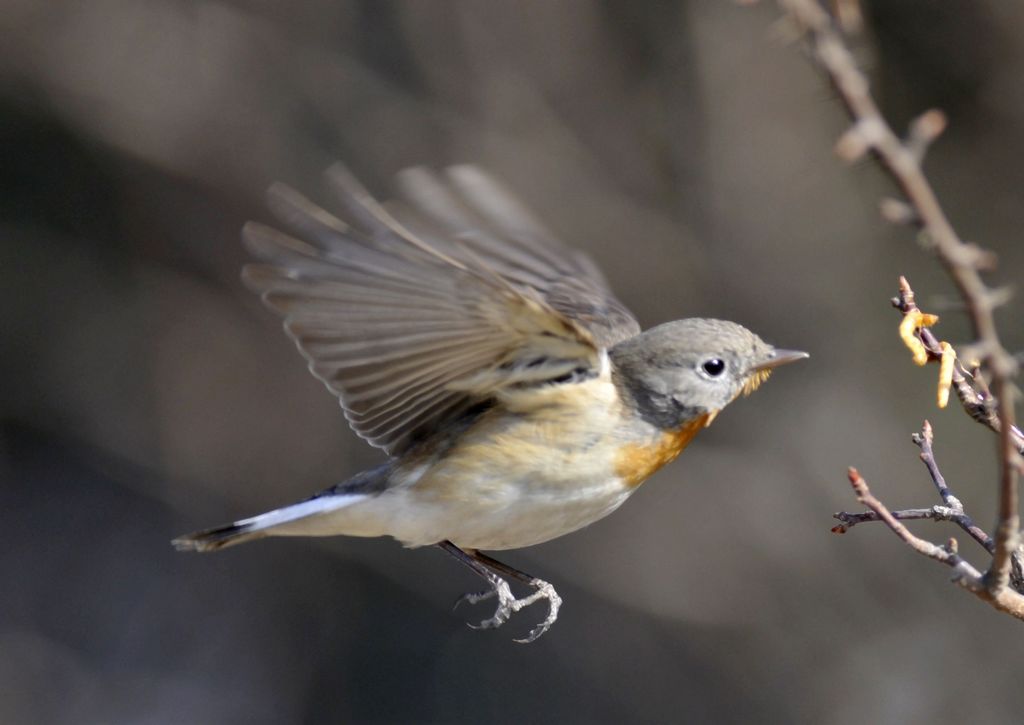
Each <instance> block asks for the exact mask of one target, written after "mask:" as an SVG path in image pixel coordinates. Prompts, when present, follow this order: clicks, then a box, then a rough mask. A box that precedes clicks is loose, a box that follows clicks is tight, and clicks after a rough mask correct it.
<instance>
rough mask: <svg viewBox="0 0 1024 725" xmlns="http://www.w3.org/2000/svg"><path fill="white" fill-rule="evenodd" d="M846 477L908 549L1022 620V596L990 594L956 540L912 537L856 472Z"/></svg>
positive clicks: (1005, 592)
mask: <svg viewBox="0 0 1024 725" xmlns="http://www.w3.org/2000/svg"><path fill="white" fill-rule="evenodd" d="M847 475H848V476H849V479H850V484H851V485H852V486H853V490H854V492H855V493H856V494H857V500H858V501H859V502H860V503H862V504H864V505H865V506H867V507H868V508H869V509H870V510H871V512H872V513H874V515H875V516H876V517H877V519H878V520H881V521H884V522H885V525H886V526H888V527H889V529H890V530H891V531H892V532H893V533H894V534H896V536H898V537H899V538H900V539H902V540H903V542H904V543H906V544H907V546H909V547H910V548H912V549H913V550H914V551H916V552H918V553H919V554H921V555H923V556H927V557H928V558H929V559H933V560H935V561H937V562H939V563H940V564H945V565H946V566H948V567H950V568H951V569H952V570H953V581H954V582H956V583H957V584H959V585H960V586H962V587H963V588H964V589H966V590H967V591H969V592H971V593H972V594H974V595H975V596H976V597H978V598H979V599H982V600H984V601H986V602H988V603H989V604H991V605H992V606H993V607H995V608H996V609H997V610H999V611H1000V612H1004V613H1006V614H1009V615H1011V616H1013V617H1016V618H1017V619H1021V620H1024V595H1021V594H1019V593H1018V592H1016V591H1014V590H1013V589H1010V588H1009V587H1005V586H1004V587H1002V588H1001V589H999V590H998V591H996V592H993V591H992V590H991V587H990V586H989V583H988V577H987V575H986V574H982V573H981V572H980V571H978V570H977V569H975V568H974V567H973V566H972V565H971V564H970V563H969V562H967V561H964V560H963V559H961V558H960V555H959V553H958V552H957V543H956V539H950V540H949V542H948V543H947V544H946V545H945V546H939V545H937V544H933V543H931V542H930V541H926V540H925V539H922V538H920V537H918V536H915V535H914V534H912V533H911V532H910V530H909V529H908V528H907V527H906V526H904V525H903V524H902V523H901V522H900V521H899V520H898V519H897V518H896V516H895V515H894V514H893V512H892V511H889V509H888V508H886V506H885V504H883V503H882V502H881V501H879V500H878V499H877V498H875V497H874V495H873V494H872V493H871V489H869V488H868V484H867V481H865V480H864V479H863V478H862V477H861V475H860V473H858V472H857V469H856V468H851V469H850V470H849V473H848V474H847Z"/></svg>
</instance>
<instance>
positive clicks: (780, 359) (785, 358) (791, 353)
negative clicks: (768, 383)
mask: <svg viewBox="0 0 1024 725" xmlns="http://www.w3.org/2000/svg"><path fill="white" fill-rule="evenodd" d="M808 357H810V355H808V354H807V353H806V352H801V351H800V350H775V351H773V352H772V356H771V357H770V358H768V359H767V360H765V361H764V362H761V363H758V364H757V365H754V366H753V367H752V368H750V372H752V373H756V372H760V371H762V370H771V369H773V368H777V367H779V366H780V365H787V364H789V363H791V362H796V361H797V360H803V359H804V358H808Z"/></svg>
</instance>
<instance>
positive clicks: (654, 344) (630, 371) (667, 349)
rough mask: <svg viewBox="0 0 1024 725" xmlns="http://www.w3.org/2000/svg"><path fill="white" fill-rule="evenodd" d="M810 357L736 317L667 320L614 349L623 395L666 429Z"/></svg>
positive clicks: (711, 409)
mask: <svg viewBox="0 0 1024 725" xmlns="http://www.w3.org/2000/svg"><path fill="white" fill-rule="evenodd" d="M807 356H808V355H807V353H805V352H797V351H794V350H780V349H777V348H775V347H772V346H771V345H769V344H768V343H766V342H765V341H764V340H762V339H761V338H760V337H758V336H757V335H755V334H754V333H753V332H751V331H750V330H748V329H746V328H745V327H743V326H742V325H737V324H736V323H735V322H727V321H725V320H709V319H688V320H677V321H675V322H666V323H664V324H662V325H658V326H657V327H652V328H651V329H650V330H647V331H646V332H643V333H641V334H639V335H637V336H636V337H633V338H631V339H629V340H626V341H624V342H621V343H619V344H618V345H616V346H615V347H613V348H612V349H611V350H610V351H609V357H610V358H611V362H612V370H613V375H614V378H615V381H616V384H617V385H618V386H619V388H620V390H621V391H622V392H623V395H624V397H625V398H626V399H627V400H628V401H629V402H630V403H632V404H633V405H634V406H635V407H636V409H637V411H638V412H639V413H640V415H641V416H643V417H644V418H646V419H647V420H648V421H650V422H651V423H654V424H655V425H657V426H658V427H660V428H664V429H673V428H678V427H679V426H680V425H683V424H685V423H687V422H689V421H692V420H694V419H696V418H699V417H702V416H711V417H712V418H713V417H714V415H716V414H717V413H718V411H720V410H721V409H722V408H724V407H725V406H726V405H728V404H729V403H730V402H732V401H733V400H735V399H736V397H737V396H739V395H740V394H741V393H743V394H749V393H751V392H753V391H754V390H756V389H757V387H758V386H759V385H760V384H761V383H763V382H764V381H765V380H766V379H767V378H768V376H769V375H770V374H771V372H772V370H773V369H774V368H776V367H778V366H779V365H785V364H786V363H790V362H794V361H796V360H801V359H803V358H805V357H807ZM708 422H710V419H709V421H708Z"/></svg>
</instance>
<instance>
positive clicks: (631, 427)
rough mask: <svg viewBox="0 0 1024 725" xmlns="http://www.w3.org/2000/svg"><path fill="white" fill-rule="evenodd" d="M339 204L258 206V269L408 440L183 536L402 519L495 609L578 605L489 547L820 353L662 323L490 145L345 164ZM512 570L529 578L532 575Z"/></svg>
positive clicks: (272, 295)
mask: <svg viewBox="0 0 1024 725" xmlns="http://www.w3.org/2000/svg"><path fill="white" fill-rule="evenodd" d="M325 177H326V182H327V186H328V187H329V188H330V190H331V191H332V192H333V193H332V196H333V198H334V199H335V203H336V204H337V207H338V209H339V213H338V214H335V213H331V212H329V211H327V210H326V209H325V208H324V207H322V206H320V205H318V204H316V203H315V202H313V201H311V200H310V199H309V198H307V197H306V196H303V195H302V194H300V193H299V192H298V191H296V190H294V189H292V188H291V187H289V186H286V185H284V184H281V183H275V184H273V185H272V186H271V187H270V189H269V190H268V192H267V203H268V206H269V208H270V211H271V212H272V213H273V215H274V217H276V219H277V220H278V222H279V224H280V226H283V227H284V228H285V229H287V231H280V230H278V229H276V228H274V227H271V226H268V225H264V224H261V223H258V222H248V223H247V224H246V225H245V226H244V227H243V231H242V238H243V243H244V245H245V247H246V248H247V249H248V251H249V253H251V254H252V255H253V257H255V259H256V260H258V261H255V262H251V263H249V264H247V265H246V266H245V267H244V268H243V272H242V278H243V281H244V283H245V284H246V285H247V286H248V287H249V288H250V289H252V290H253V291H254V292H256V293H258V294H259V295H260V296H261V298H262V300H263V303H264V304H265V305H266V306H267V307H269V308H270V309H271V310H273V311H274V312H275V313H277V314H278V315H279V316H280V317H282V318H283V324H284V329H285V331H286V333H287V335H288V336H289V337H290V338H291V339H292V340H293V341H294V342H295V344H296V346H297V347H298V349H299V351H300V352H301V354H302V355H303V356H304V357H305V358H306V360H307V361H308V366H309V370H310V371H311V372H312V374H313V375H315V376H316V377H317V378H318V379H320V380H321V381H322V382H323V383H324V385H325V386H326V387H327V389H328V390H329V391H330V392H331V393H333V394H334V395H335V396H337V398H338V400H339V402H340V405H341V408H342V411H343V413H344V416H345V418H346V419H347V420H348V423H349V425H350V426H351V428H352V429H353V430H354V431H355V433H356V434H357V435H358V436H360V437H361V438H363V439H364V440H365V441H366V442H367V443H369V444H370V445H371V446H375V447H377V448H380V449H382V450H383V451H384V452H385V453H386V454H387V460H386V461H385V462H383V463H381V464H380V465H378V466H376V467H374V468H371V469H369V470H365V471H362V472H360V473H357V474H356V475H354V476H352V477H351V478H348V479H347V480H344V481H343V482H342V483H338V484H336V485H333V486H331V487H329V488H327V489H325V490H322V491H320V492H319V493H316V494H315V495H313V496H312V497H310V498H308V499H306V500H303V501H299V502H298V503H294V504H291V505H287V506H284V507H282V508H278V509H275V510H272V511H269V512H266V513H262V514H259V515H256V516H252V517H250V518H244V519H241V520H239V521H235V522H233V523H230V524H227V525H225V526H219V527H216V528H212V529H207V530H204V531H199V532H196V533H192V534H188V535H184V536H181V537H179V538H176V539H174V541H173V542H172V543H173V544H174V546H175V547H177V548H178V549H180V550H184V551H212V550H217V549H222V548H225V547H228V546H233V545H235V544H239V543H242V542H247V541H253V540H255V539H261V538H265V537H271V536H336V535H346V536H360V537H379V536H390V537H393V538H394V539H396V540H398V541H399V542H400V543H402V544H403V545H405V546H407V547H423V546H436V547H439V548H440V549H442V550H443V551H445V552H447V553H448V554H450V555H452V556H453V557H455V558H456V559H457V560H458V561H459V562H461V563H462V564H464V565H465V566H466V567H468V568H469V569H471V570H472V571H473V572H474V573H475V574H477V575H479V576H480V577H481V578H482V579H483V580H484V581H485V582H486V589H484V590H483V591H481V592H474V593H469V594H466V595H463V596H462V597H461V598H460V599H459V600H458V601H457V602H456V606H457V605H458V604H460V603H462V602H468V603H470V604H476V603H478V602H482V601H486V600H490V599H494V600H496V602H495V610H494V613H493V615H491V616H490V617H489V618H487V619H484V620H483V621H482V622H480V623H479V624H477V625H470V626H475V627H477V628H483V629H490V628H495V627H499V626H501V625H502V624H504V623H505V622H506V621H508V620H509V619H510V617H511V616H512V615H513V614H514V613H516V612H518V611H520V610H522V609H523V608H525V607H527V606H529V605H531V604H534V603H536V602H539V601H542V600H543V601H546V602H547V614H546V616H545V617H544V619H543V620H542V621H541V622H540V623H539V624H537V625H536V626H535V627H533V628H532V629H531V630H530V632H529V634H528V635H527V636H526V637H525V638H524V639H521V640H517V641H521V642H532V641H534V640H536V639H537V638H538V637H539V636H541V635H542V634H544V633H545V632H547V631H548V630H549V629H550V627H551V625H552V624H554V622H555V621H556V620H557V618H558V613H559V608H560V606H561V603H562V599H561V597H560V596H559V594H558V593H557V591H556V590H555V588H554V587H553V586H552V585H551V584H550V583H549V582H547V581H545V580H542V579H540V578H537V577H535V576H533V575H531V574H527V573H525V572H522V571H520V570H518V569H515V568H513V567H511V566H508V565H507V564H504V563H502V562H500V561H498V560H497V559H494V558H492V557H491V556H490V555H488V554H487V553H485V552H495V551H503V550H509V549H519V548H523V547H528V546H533V545H535V544H540V543H542V542H545V541H549V540H551V539H555V538H557V537H560V536H563V535H565V534H569V533H571V532H573V531H577V530H579V529H581V528H583V527H585V526H588V525H589V524H592V523H594V522H595V521H598V520H599V519H601V518H603V517H605V516H607V515H608V514H610V513H612V512H613V511H615V510H616V509H617V508H619V506H621V505H622V504H623V503H624V502H625V501H626V499H628V498H629V497H630V496H631V495H632V494H633V493H634V492H636V490H637V488H638V487H639V486H640V484H641V483H643V482H644V481H645V480H646V479H647V478H648V477H650V476H651V475H652V474H653V473H654V472H655V471H657V470H658V469H660V468H661V467H662V466H664V465H666V464H668V463H669V462H671V461H673V460H674V459H675V458H676V457H677V456H678V455H679V454H680V452H681V451H682V450H683V449H684V448H685V447H686V446H687V444H688V443H689V442H690V441H691V439H692V438H693V437H694V436H695V435H696V434H697V433H698V432H700V431H701V430H702V429H703V428H705V427H707V426H708V425H710V424H711V422H712V421H713V420H714V419H715V417H716V416H717V415H718V414H719V412H721V410H722V409H723V408H725V407H726V406H727V405H728V404H729V403H730V402H732V401H733V400H735V399H736V398H737V397H740V396H741V395H745V394H749V393H751V392H753V391H754V390H755V389H757V387H758V386H759V385H761V383H763V382H764V381H765V379H767V377H768V376H769V375H770V374H771V372H772V371H773V370H774V369H775V368H777V367H778V366H780V365H784V364H787V363H791V362H794V361H796V360H800V359H802V358H806V357H808V355H807V353H804V352H799V351H794V350H785V349H779V348H775V347H773V346H772V345H770V344H768V343H766V342H764V341H763V340H762V339H761V338H760V337H758V336H757V335H756V334H754V333H753V332H751V331H749V330H748V329H746V328H745V327H743V326H741V325H739V324H737V323H734V322H729V321H725V320H716V319H706V318H689V319H681V320H676V321H671V322H665V323H662V324H660V325H657V326H655V327H652V328H650V329H648V330H646V331H642V330H641V327H640V325H639V323H638V321H637V319H636V317H635V316H634V315H633V314H632V313H631V312H630V311H629V310H628V309H627V308H626V307H625V306H624V305H623V304H622V303H621V302H620V301H619V300H618V299H617V298H616V297H615V296H614V294H613V293H612V291H611V290H610V288H609V285H608V283H607V281H606V279H605V277H604V275H603V274H602V273H601V271H600V269H599V268H598V267H597V265H596V264H595V263H594V262H593V261H592V260H591V259H590V258H589V257H588V256H586V255H585V254H583V253H581V252H579V251H577V250H574V249H572V248H570V247H568V246H567V245H566V244H564V243H563V242H562V241H560V240H559V239H558V238H557V237H556V236H555V235H554V234H553V233H552V232H550V231H549V230H548V228H547V227H546V226H545V225H544V224H543V223H542V222H541V221H540V220H539V219H538V218H537V217H536V216H535V215H534V214H533V213H532V212H531V211H530V210H529V209H528V208H527V207H526V205H525V204H523V203H522V202H520V201H519V200H518V198H517V197H516V196H514V195H513V193H512V192H511V191H509V190H508V189H507V188H506V187H505V186H504V185H503V184H502V183H501V182H499V181H498V180H497V179H495V178H494V177H493V176H491V175H489V174H488V173H486V172H485V171H483V170H482V169H480V168H479V167H477V166H473V165H458V166H452V167H449V168H447V169H445V170H443V171H441V172H435V171H432V170H429V169H426V168H424V167H415V168H411V169H406V170H405V171H402V172H400V173H399V174H398V176H397V186H398V188H399V191H400V194H399V196H400V200H398V201H390V202H385V203H382V202H378V201H377V200H376V199H375V198H374V197H373V196H372V195H371V194H370V192H369V191H368V190H367V189H366V187H364V186H363V185H362V184H361V183H360V182H359V181H358V179H357V178H356V177H355V175H353V173H352V172H351V171H349V170H348V168H347V167H345V166H343V165H342V164H340V163H338V164H335V165H333V166H331V167H330V168H329V169H328V170H327V171H326V172H325ZM510 580H512V581H515V582H518V583H519V585H521V586H523V587H524V588H525V590H526V591H528V592H529V593H528V594H526V595H523V596H521V597H518V598H517V597H516V596H515V595H514V594H513V592H512V588H511V586H510Z"/></svg>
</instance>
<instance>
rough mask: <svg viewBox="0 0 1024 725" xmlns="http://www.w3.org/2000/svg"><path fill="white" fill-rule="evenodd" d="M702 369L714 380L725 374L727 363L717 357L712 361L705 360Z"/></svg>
mask: <svg viewBox="0 0 1024 725" xmlns="http://www.w3.org/2000/svg"><path fill="white" fill-rule="evenodd" d="M701 369H703V370H704V372H706V373H707V374H708V375H710V376H711V377H713V378H717V377H718V376H719V375H721V374H722V373H723V372H725V363H724V362H723V361H722V360H719V359H718V358H717V357H713V358H711V359H710V360H705V361H704V362H703V363H701Z"/></svg>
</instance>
